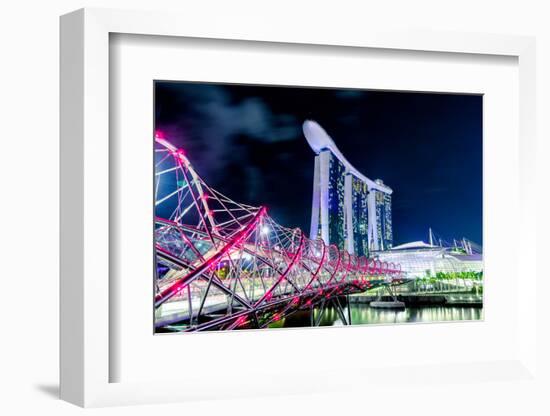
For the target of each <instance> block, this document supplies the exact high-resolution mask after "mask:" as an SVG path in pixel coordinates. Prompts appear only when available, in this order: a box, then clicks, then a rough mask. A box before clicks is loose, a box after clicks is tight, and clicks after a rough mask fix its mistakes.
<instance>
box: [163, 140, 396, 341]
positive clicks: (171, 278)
mask: <svg viewBox="0 0 550 416" xmlns="http://www.w3.org/2000/svg"><path fill="white" fill-rule="evenodd" d="M155 215H156V217H155V230H154V233H155V255H156V266H157V267H156V276H155V297H154V308H155V328H156V331H157V332H194V331H209V330H210V331H211V330H233V329H248V328H266V327H268V326H269V325H271V324H273V323H275V322H277V321H280V320H281V319H283V318H285V317H287V316H288V315H290V314H292V313H295V312H297V311H300V310H309V311H310V312H313V311H314V310H316V311H318V312H317V316H318V317H319V316H321V315H322V311H323V310H324V309H325V308H327V307H328V306H331V307H335V309H336V310H337V312H338V313H339V315H340V318H341V321H342V322H343V323H344V324H351V319H350V318H351V317H350V314H349V308H347V309H348V315H347V316H346V314H345V312H344V310H345V308H344V307H343V305H345V304H346V302H348V303H349V295H352V294H356V293H361V292H364V291H366V290H368V289H373V288H377V287H384V286H386V287H390V286H392V285H398V284H401V283H403V282H405V281H406V277H405V275H404V273H403V272H402V271H401V267H400V266H399V265H398V264H393V263H387V262H382V261H379V260H377V259H372V258H367V257H356V256H354V255H350V254H349V253H348V252H347V251H344V250H340V249H338V247H336V246H335V245H332V244H325V243H324V242H323V241H322V240H321V239H317V240H311V239H309V238H307V237H306V235H305V234H304V233H303V232H302V230H300V229H299V228H287V227H284V226H282V225H280V224H278V223H277V222H276V221H274V219H273V218H271V217H270V216H269V213H268V211H267V209H266V208H265V207H255V206H250V205H247V204H244V203H239V202H236V201H233V200H231V199H230V198H228V197H227V196H225V195H223V194H221V193H220V192H218V191H216V190H215V189H213V188H211V187H209V186H208V185H207V183H206V182H205V181H204V180H203V179H202V178H201V176H200V175H199V174H198V172H197V171H196V170H195V169H194V168H193V166H192V164H191V162H190V161H189V159H188V157H187V156H186V154H185V152H184V150H182V149H180V148H177V147H176V146H174V145H172V144H171V143H170V142H169V141H168V140H166V139H165V138H164V137H162V136H161V134H160V133H159V134H157V135H156V137H155ZM319 311H321V312H319ZM311 316H314V314H313V313H312V315H311ZM312 324H313V325H316V324H319V319H313V318H312Z"/></svg>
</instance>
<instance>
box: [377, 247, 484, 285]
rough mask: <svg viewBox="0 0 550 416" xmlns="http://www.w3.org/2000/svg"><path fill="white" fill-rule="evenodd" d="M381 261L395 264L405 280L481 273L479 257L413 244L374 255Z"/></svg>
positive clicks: (459, 251)
mask: <svg viewBox="0 0 550 416" xmlns="http://www.w3.org/2000/svg"><path fill="white" fill-rule="evenodd" d="M377 257H378V259H379V260H381V261H385V262H388V263H390V262H391V263H396V264H399V265H400V266H401V270H403V271H404V272H406V273H407V277H408V278H424V277H430V276H436V275H437V273H440V272H442V273H461V272H475V273H479V272H483V255H482V253H475V252H471V251H470V252H469V253H468V252H466V250H463V249H462V248H457V247H443V246H437V245H433V244H430V243H425V242H423V241H413V242H410V243H406V244H401V245H399V246H395V247H393V248H392V249H391V250H387V251H384V252H379V253H377Z"/></svg>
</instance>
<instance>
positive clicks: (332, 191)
mask: <svg viewBox="0 0 550 416" xmlns="http://www.w3.org/2000/svg"><path fill="white" fill-rule="evenodd" d="M303 130H304V135H305V137H306V139H307V141H308V143H309V145H310V146H311V148H312V149H313V151H314V152H315V153H316V156H315V168H314V169H315V170H314V177H313V203H312V211H311V231H310V237H311V238H312V239H315V238H318V237H320V238H322V239H323V241H325V243H327V244H336V245H337V246H338V247H339V248H340V249H345V250H347V251H348V252H349V253H351V254H355V255H359V256H363V255H368V253H369V251H380V250H388V249H390V248H391V247H392V245H393V231H392V218H391V194H392V192H393V191H392V190H391V189H390V188H389V187H388V186H386V185H385V184H384V183H383V182H382V181H381V180H379V179H377V180H376V181H372V180H371V179H369V178H367V177H366V176H364V175H363V174H362V173H360V172H359V171H358V170H357V169H355V168H354V167H353V166H352V165H351V164H350V163H349V162H348V161H347V160H346V158H345V157H344V156H343V155H342V153H341V152H340V150H338V148H337V147H336V145H335V144H334V141H333V140H332V139H331V138H330V136H329V135H328V134H327V133H326V132H325V130H324V129H323V128H322V127H321V126H320V125H319V124H317V123H316V122H314V121H309V120H308V121H306V122H304V125H303Z"/></svg>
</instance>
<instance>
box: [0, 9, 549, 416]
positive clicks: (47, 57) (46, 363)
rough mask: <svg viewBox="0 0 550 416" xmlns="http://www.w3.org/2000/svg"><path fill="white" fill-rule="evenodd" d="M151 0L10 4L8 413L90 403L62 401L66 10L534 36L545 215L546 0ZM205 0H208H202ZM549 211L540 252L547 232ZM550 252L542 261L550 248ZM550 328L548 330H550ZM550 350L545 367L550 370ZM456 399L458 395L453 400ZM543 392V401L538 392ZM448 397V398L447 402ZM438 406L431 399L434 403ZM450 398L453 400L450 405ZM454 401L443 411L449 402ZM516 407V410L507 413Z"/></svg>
mask: <svg viewBox="0 0 550 416" xmlns="http://www.w3.org/2000/svg"><path fill="white" fill-rule="evenodd" d="M187 3H189V4H184V2H183V1H182V0H179V1H177V0H176V1H171V0H165V1H153V0H133V1H131V0H111V1H101V0H88V1H87V2H82V1H69V0H50V1H38V0H19V1H11V2H4V3H3V4H2V9H1V12H0V31H1V36H0V43H1V48H0V56H1V60H0V74H1V76H0V121H1V130H0V131H1V133H0V140H1V143H2V147H1V150H0V169H1V175H0V178H1V179H0V180H1V188H0V189H1V191H2V194H1V195H2V196H1V199H0V210H1V218H2V222H1V228H0V236H1V239H0V244H1V250H0V253H1V254H0V262H1V273H0V279H1V283H2V284H1V288H2V289H1V292H0V293H1V297H0V299H1V302H0V308H1V309H0V316H1V323H2V326H1V330H2V332H1V335H0V383H1V387H0V413H2V414H5V415H12V414H61V415H65V414H73V413H80V412H81V411H82V410H81V409H78V408H76V407H74V406H72V405H69V404H66V403H64V402H61V401H59V400H57V398H56V396H57V383H58V323H57V322H58V305H57V302H58V117H59V113H58V101H59V100H58V86H59V79H58V78H59V77H58V67H59V65H58V61H59V48H58V34H59V33H58V32H59V31H58V16H59V15H61V14H64V13H67V12H69V11H72V10H74V9H77V8H81V7H84V6H87V7H116V8H134V9H167V10H179V11H182V12H185V13H204V14H208V13H222V14H224V15H226V16H227V18H228V19H231V16H233V15H236V14H243V13H245V14H247V15H250V16H251V17H250V18H253V17H254V16H263V17H264V18H265V16H268V17H269V18H270V19H273V20H278V21H280V22H281V27H282V28H283V30H284V25H285V23H284V22H285V20H287V19H292V20H296V19H298V20H300V21H302V20H303V25H304V30H307V25H308V21H309V20H311V19H315V20H319V21H322V22H326V24H327V25H358V26H359V27H361V26H364V25H369V22H377V23H378V24H379V23H380V22H384V23H385V24H386V26H388V27H401V28H403V27H420V28H433V29H440V30H459V31H464V30H470V31H474V32H489V33H511V34H523V35H536V36H537V42H538V52H537V53H538V74H537V76H538V81H537V82H538V132H539V138H540V139H539V142H540V147H539V149H538V154H539V158H540V160H539V174H538V176H539V181H540V182H539V188H540V191H541V195H540V202H539V212H540V214H541V217H542V216H544V215H546V213H547V212H549V205H548V188H547V187H546V186H545V183H546V180H545V179H544V178H550V177H549V175H548V165H549V163H548V156H549V152H548V138H549V137H550V128H549V127H550V123H549V121H548V118H549V117H550V30H549V29H548V27H549V26H550V25H549V24H548V20H549V17H550V12H549V11H548V10H546V9H545V6H546V3H547V2H546V1H544V0H541V1H535V0H523V1H518V0H515V1H505V0H500V1H499V0H494V1H493V0H486V1H483V2H482V1H480V0H460V1H454V0H453V1H442V0H439V1H438V0H433V1H431V0H415V1H407V0H403V1H380V0H377V1H371V0H363V1H357V2H352V1H347V0H339V1H330V2H326V4H325V3H322V2H321V1H319V0H318V1H305V0H304V1H300V2H299V1H298V0H294V1H286V0H278V1H276V2H271V4H269V5H263V4H261V3H263V2H261V1H229V0H226V1H220V2H214V1H204V0H203V1H201V2H187ZM198 3H200V4H198ZM548 232H549V228H548V221H547V220H546V219H544V218H543V219H541V224H540V230H539V236H540V237H539V239H540V243H539V250H543V244H544V248H545V249H546V250H545V251H546V252H548V250H547V244H546V243H544V242H543V241H542V240H547V239H546V238H544V236H545V235H548ZM540 258H543V257H542V256H541V257H540ZM538 292H539V293H540V296H539V299H540V302H539V304H540V307H539V310H540V313H539V316H538V319H540V321H542V322H543V324H542V325H541V328H542V327H543V326H545V327H546V328H550V320H549V319H548V316H549V313H548V309H550V308H548V307H543V302H542V301H543V300H544V297H543V296H542V295H543V293H550V285H548V284H547V283H546V282H543V283H542V284H541V285H539V287H538ZM549 331H550V330H549ZM547 332H548V331H546V333H545V332H543V331H542V330H541V331H540V334H539V335H540V337H539V339H540V344H539V348H540V350H541V352H542V351H544V350H546V351H547V352H548V351H550V346H549V345H550V343H549V342H548V338H549V337H548V333H547ZM546 355H547V354H542V353H541V354H539V367H540V368H541V369H543V371H544V374H546V375H548V374H550V371H549V369H550V367H549V365H548V359H547V358H546ZM549 391H550V385H547V386H545V389H543V388H542V387H539V388H537V389H535V390H533V389H532V388H531V387H530V385H525V386H515V385H509V384H508V383H506V382H502V383H498V384H489V383H488V384H487V385H486V386H484V387H483V388H481V389H476V390H475V391H472V388H471V387H470V386H468V385H460V384H457V386H456V388H455V389H454V391H453V392H448V391H447V392H443V391H441V389H438V386H435V385H434V386H433V390H430V391H426V392H423V393H421V394H419V392H411V395H410V396H407V395H405V397H400V398H396V397H393V395H392V393H391V392H388V394H387V397H382V398H374V397H369V395H368V392H365V395H364V397H348V395H346V394H344V393H340V394H334V395H333V396H330V397H327V396H322V397H321V396H317V397H281V398H279V399H276V400H274V399H262V398H256V399H254V400H234V401H218V402H209V403H200V402H199V403H190V404H178V405H174V404H172V405H163V406H156V407H153V406H141V407H133V408H115V409H99V410H93V412H96V413H98V414H102V415H103V414H133V415H136V414H151V413H178V414H186V415H192V414H199V413H200V414H220V413H222V412H223V413H224V414H258V413H259V414H289V415H292V414H298V413H303V414H344V413H345V412H357V413H360V414H363V413H371V412H375V411H376V409H378V410H380V409H386V410H389V411H390V412H389V413H390V414H391V413H393V412H392V411H391V410H393V411H394V412H395V413H398V412H399V413H401V412H406V413H409V412H411V411H416V412H419V414H420V413H422V414H432V413H434V414H436V413H442V412H443V413H445V414H446V415H452V414H462V415H463V414H468V413H469V414H489V413H491V414H498V413H501V414H516V413H518V414H519V413H521V414H531V415H533V414H550V404H549V402H547V401H545V400H543V394H545V392H546V394H547V393H548V392H549ZM452 398H454V399H453V400H451V399H452ZM537 398H538V400H536V399H537ZM442 400H444V402H443V403H439V402H441V401H442ZM430 403H432V404H430ZM444 403H446V405H444ZM442 405H444V409H442V408H441V406H442ZM510 411H511V412H512V413H508V412H510Z"/></svg>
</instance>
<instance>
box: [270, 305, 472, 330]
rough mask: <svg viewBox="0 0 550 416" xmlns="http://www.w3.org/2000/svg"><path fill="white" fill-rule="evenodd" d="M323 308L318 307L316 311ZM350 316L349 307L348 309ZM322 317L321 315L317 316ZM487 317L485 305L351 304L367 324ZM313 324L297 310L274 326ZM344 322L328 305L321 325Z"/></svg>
mask: <svg viewBox="0 0 550 416" xmlns="http://www.w3.org/2000/svg"><path fill="white" fill-rule="evenodd" d="M318 313H319V311H318V310H316V311H315V314H318ZM344 313H345V316H346V317H347V313H348V311H347V307H345V308H344ZM316 316H318V315H316ZM480 319H483V308H480V307H470V306H413V307H407V308H406V309H401V310H391V309H390V310H388V309H375V308H371V307H370V306H369V305H368V304H352V305H351V322H352V324H354V325H363V324H394V323H405V322H442V321H470V320H480ZM310 325H311V317H310V313H309V312H307V311H300V312H296V313H294V314H292V315H290V316H287V317H286V318H284V319H282V320H281V321H279V322H277V323H275V324H273V325H271V326H270V327H272V328H296V327H304V326H310ZM338 325H342V321H341V320H340V316H339V315H338V313H337V311H336V309H334V308H332V307H331V308H327V309H326V310H325V312H324V314H323V317H322V319H321V323H320V326H338Z"/></svg>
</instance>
